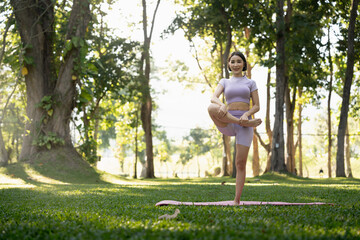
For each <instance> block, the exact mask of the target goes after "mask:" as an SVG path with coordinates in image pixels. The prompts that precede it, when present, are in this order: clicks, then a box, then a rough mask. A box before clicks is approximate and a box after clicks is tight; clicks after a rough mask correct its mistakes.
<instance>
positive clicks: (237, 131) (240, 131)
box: [216, 110, 254, 147]
mask: <svg viewBox="0 0 360 240" xmlns="http://www.w3.org/2000/svg"><path fill="white" fill-rule="evenodd" d="M245 112H247V111H240V110H229V113H230V114H231V115H233V116H234V117H236V118H240V117H241V116H242V115H243V114H244V113H245ZM250 119H251V116H249V120H250ZM216 127H217V129H219V131H220V132H221V133H222V134H224V135H226V136H235V139H236V144H240V145H244V146H247V147H250V145H251V142H252V140H253V135H254V128H253V127H243V126H240V125H238V124H235V123H229V124H228V125H227V126H226V127H218V126H216Z"/></svg>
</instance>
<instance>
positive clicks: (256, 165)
mask: <svg viewBox="0 0 360 240" xmlns="http://www.w3.org/2000/svg"><path fill="white" fill-rule="evenodd" d="M244 32H245V37H246V39H248V40H250V32H251V31H250V29H249V28H248V27H245V29H244ZM245 56H246V59H249V57H250V49H249V47H246V49H245ZM251 70H252V66H251V64H250V63H249V61H247V71H246V74H247V76H248V78H249V79H251ZM252 117H253V118H255V114H254V115H253V116H252ZM252 171H253V176H254V177H255V176H259V174H260V159H259V143H258V139H257V136H256V134H254V136H253V157H252Z"/></svg>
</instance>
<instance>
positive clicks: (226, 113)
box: [208, 52, 262, 205]
mask: <svg viewBox="0 0 360 240" xmlns="http://www.w3.org/2000/svg"><path fill="white" fill-rule="evenodd" d="M228 66H229V70H230V71H231V72H232V77H231V78H230V79H226V78H223V79H221V80H220V83H219V85H218V86H217V87H216V89H215V92H214V95H213V96H212V98H211V104H210V106H209V108H208V111H209V114H210V117H211V119H212V120H213V121H214V123H215V125H216V127H217V128H218V129H219V131H220V132H221V133H223V134H225V135H227V136H235V138H236V160H235V161H236V162H235V166H236V191H235V199H234V204H235V205H239V204H240V197H241V193H242V190H243V188H244V184H245V176H246V161H247V156H248V153H249V148H250V145H251V142H252V139H253V134H254V130H253V127H256V126H258V125H259V124H261V122H262V121H261V119H252V118H251V115H253V114H254V113H256V112H258V111H259V110H260V104H259V95H258V91H257V86H256V83H255V81H253V80H251V79H248V78H247V77H246V75H245V74H244V73H243V72H244V71H246V69H247V63H246V59H245V56H244V55H243V54H242V53H241V52H233V53H232V54H231V55H230V57H229V60H228ZM222 93H224V94H225V99H226V102H227V104H228V105H225V104H224V103H222V102H221V101H220V99H219V96H220V95H221V94H222ZM250 98H251V99H252V107H251V108H250Z"/></svg>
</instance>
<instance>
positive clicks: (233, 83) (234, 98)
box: [220, 76, 258, 104]
mask: <svg viewBox="0 0 360 240" xmlns="http://www.w3.org/2000/svg"><path fill="white" fill-rule="evenodd" d="M220 84H221V85H222V86H223V87H224V94H225V99H226V102H227V103H228V104H230V103H232V102H246V103H250V93H251V92H253V91H255V90H257V89H258V88H257V86H256V82H255V81H254V80H251V79H248V78H247V77H246V76H244V77H232V78H230V79H227V78H223V79H221V80H220Z"/></svg>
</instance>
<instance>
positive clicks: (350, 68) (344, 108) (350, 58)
mask: <svg viewBox="0 0 360 240" xmlns="http://www.w3.org/2000/svg"><path fill="white" fill-rule="evenodd" d="M358 5H359V0H353V2H352V7H351V13H350V22H349V28H348V52H347V62H346V74H345V84H344V89H343V95H342V104H341V113H340V123H339V128H338V138H337V140H338V141H337V142H338V149H337V153H336V177H346V175H345V167H344V138H345V131H346V126H347V119H348V111H349V101H350V90H351V84H352V79H353V75H354V55H355V54H354V36H355V22H356V16H357V9H358Z"/></svg>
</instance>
